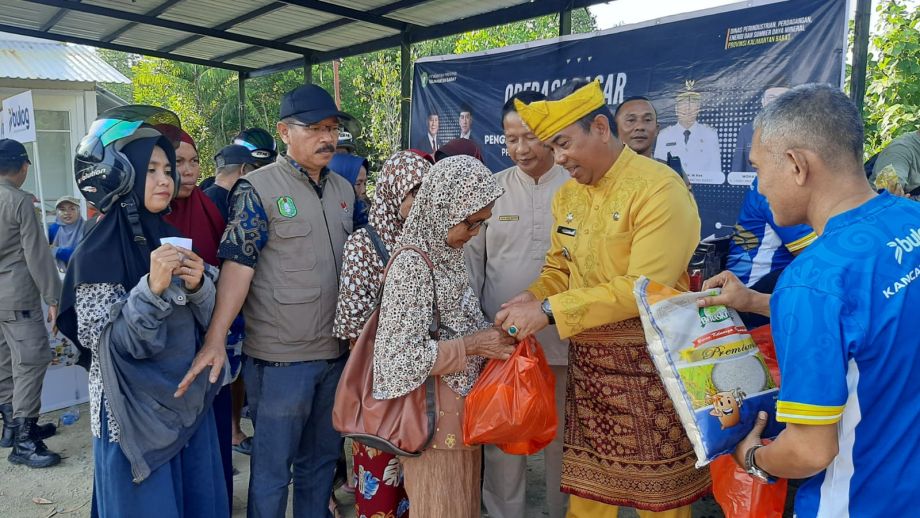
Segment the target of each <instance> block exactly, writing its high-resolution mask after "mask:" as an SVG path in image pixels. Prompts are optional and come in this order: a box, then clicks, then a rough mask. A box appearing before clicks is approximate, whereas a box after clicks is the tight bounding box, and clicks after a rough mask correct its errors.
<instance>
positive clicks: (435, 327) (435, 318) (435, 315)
mask: <svg viewBox="0 0 920 518" xmlns="http://www.w3.org/2000/svg"><path fill="white" fill-rule="evenodd" d="M407 250H409V251H412V252H415V253H417V254H418V255H419V256H420V257H421V258H422V260H423V261H425V264H426V265H428V271H429V273H431V291H432V294H433V295H434V297H433V298H432V302H431V324H430V325H429V326H428V334H429V335H430V336H431V338H432V340H438V339H439V338H440V335H441V310H439V309H438V287H437V282H436V281H435V277H434V264H433V263H432V262H431V259H430V258H429V257H428V254H427V253H425V251H424V250H422V249H421V248H419V247H417V246H412V245H406V246H403V247H400V248H399V249H398V250H396V251H395V252H393V255H391V256H390V261H389V262H388V263H387V266H386V268H384V269H383V279H381V281H380V292H379V294H378V295H377V297H378V300H377V307H380V302H381V301H382V299H383V287H384V285H386V282H387V274H389V273H390V267H391V266H393V262H395V261H396V258H397V257H398V256H399V254H401V253H403V252H405V251H407Z"/></svg>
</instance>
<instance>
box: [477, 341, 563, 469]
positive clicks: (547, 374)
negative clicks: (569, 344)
mask: <svg viewBox="0 0 920 518" xmlns="http://www.w3.org/2000/svg"><path fill="white" fill-rule="evenodd" d="M555 386H556V376H554V375H553V371H552V370H550V368H549V364H548V363H547V362H546V357H545V356H544V355H543V348H542V347H541V346H540V343H539V342H537V340H536V339H535V338H533V337H528V338H526V339H525V340H523V341H521V342H520V343H518V345H517V348H516V349H515V350H514V353H513V354H512V355H511V358H508V359H507V360H490V361H489V363H488V364H487V365H486V367H485V369H483V371H482V374H481V375H480V376H479V380H478V381H476V385H475V386H474V387H473V390H472V391H471V392H470V394H469V395H468V396H467V397H466V406H465V407H464V415H463V441H464V442H465V443H466V444H467V445H472V444H495V445H497V446H498V447H499V448H501V450H502V451H504V452H505V453H510V454H515V455H530V454H533V453H536V452H538V451H540V450H542V449H543V448H545V447H546V445H548V444H549V443H550V442H552V440H553V438H554V437H555V436H556V427H557V426H558V424H559V419H558V417H557V416H556V396H555V394H556V390H555Z"/></svg>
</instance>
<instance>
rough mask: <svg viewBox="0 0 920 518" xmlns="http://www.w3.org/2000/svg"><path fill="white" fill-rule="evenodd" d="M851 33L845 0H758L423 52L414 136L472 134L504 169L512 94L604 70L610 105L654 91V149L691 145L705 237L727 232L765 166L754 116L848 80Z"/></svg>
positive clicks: (600, 75) (686, 153)
mask: <svg viewBox="0 0 920 518" xmlns="http://www.w3.org/2000/svg"><path fill="white" fill-rule="evenodd" d="M846 35H847V11H846V0H792V1H779V2H776V1H754V2H744V3H742V4H732V5H729V6H724V7H720V8H716V9H711V10H708V11H701V12H698V13H691V14H687V15H681V16H675V17H671V18H666V19H663V20H657V21H652V22H647V23H643V24H637V25H631V26H626V27H618V28H615V29H611V30H608V31H603V32H597V33H591V34H582V35H575V36H567V37H563V38H556V39H551V40H545V41H542V42H533V43H527V44H523V45H517V46H513V47H508V48H505V49H498V50H494V51H487V52H482V53H477V54H470V55H465V56H460V57H457V56H442V57H432V58H424V59H421V60H419V61H418V62H416V64H415V80H414V83H413V87H412V125H411V127H412V132H411V144H412V147H413V148H417V149H421V150H424V151H428V152H430V151H432V143H433V142H434V143H435V145H437V146H441V145H443V144H444V143H445V142H447V141H448V140H451V139H454V138H458V137H461V136H463V137H465V138H470V139H472V140H473V141H474V142H476V144H477V145H478V146H479V147H480V149H481V150H482V154H483V160H484V161H485V163H486V165H488V166H489V168H490V169H492V170H493V171H495V172H498V171H501V170H503V169H505V168H507V167H510V166H511V165H512V163H511V160H510V159H509V158H508V154H507V150H506V148H505V145H504V136H503V134H502V127H501V120H500V119H501V108H502V105H503V104H504V103H505V101H506V100H507V99H508V98H509V97H511V96H512V95H514V94H515V93H517V92H520V91H522V90H538V91H541V92H543V93H545V94H549V93H551V92H552V91H553V90H555V89H556V88H559V87H560V86H561V85H563V84H565V83H566V82H567V81H568V80H570V79H572V78H586V79H595V78H596V79H600V81H601V85H602V87H603V89H604V94H605V95H606V97H607V103H608V104H609V105H610V107H611V109H614V108H616V106H617V105H618V104H619V103H620V102H622V100H623V99H625V98H627V97H631V96H636V95H643V96H646V97H648V98H650V99H651V100H652V101H653V103H654V105H655V108H656V109H657V111H658V118H659V123H660V125H661V132H660V134H659V137H658V141H657V144H656V148H655V156H656V157H657V158H665V157H666V156H667V154H668V153H671V155H672V156H678V157H680V159H681V162H682V164H683V167H684V169H685V171H686V173H687V176H688V177H689V178H690V181H691V182H692V183H693V184H694V186H693V193H694V196H695V197H696V200H697V203H698V205H699V208H700V216H701V218H702V220H703V228H702V236H701V237H704V238H705V237H711V236H722V235H726V234H729V233H730V232H731V228H732V226H733V225H734V223H735V218H736V217H737V214H738V209H739V207H740V203H741V198H742V196H743V195H744V192H745V190H746V189H749V188H750V184H751V182H752V181H753V178H754V173H753V168H752V167H751V166H750V164H749V162H748V160H747V151H748V150H749V149H750V140H751V136H752V131H751V121H752V120H753V119H754V117H755V116H756V114H757V113H758V111H759V110H760V109H761V107H762V106H763V103H764V102H765V101H769V99H770V97H771V96H773V95H775V94H777V93H781V92H782V90H781V88H787V87H791V86H795V85H799V84H803V83H811V82H819V83H829V84H832V85H835V86H841V85H842V84H843V75H844V58H845V49H846ZM678 111H681V120H680V121H678V116H677V112H678ZM432 132H433V133H434V136H432V134H431V133H432Z"/></svg>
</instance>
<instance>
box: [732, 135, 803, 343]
mask: <svg viewBox="0 0 920 518" xmlns="http://www.w3.org/2000/svg"><path fill="white" fill-rule="evenodd" d="M751 131H753V130H751ZM816 237H817V236H815V233H814V231H812V229H811V227H809V226H808V225H793V226H791V227H781V226H779V225H777V224H776V222H775V221H773V212H772V211H771V210H770V203H769V202H767V198H766V197H764V195H763V194H762V193H761V192H760V191H759V189H758V188H757V179H756V178H755V179H754V182H753V183H752V184H751V190H750V191H748V192H747V193H745V195H744V200H743V201H742V202H741V211H740V212H739V214H738V222H737V223H735V228H734V231H733V232H732V240H731V243H730V244H729V249H728V260H727V261H726V268H727V269H728V270H729V271H730V272H732V273H734V274H735V275H736V276H737V277H738V279H739V280H740V281H741V282H743V283H744V284H745V285H746V286H748V287H749V288H751V289H753V290H754V291H757V292H760V293H773V289H774V288H775V286H776V280H777V279H778V278H779V275H780V274H781V273H782V271H783V269H784V268H786V266H788V265H789V263H791V262H792V260H793V259H795V256H797V255H798V254H799V253H800V252H801V251H802V250H804V249H805V247H806V246H808V245H810V244H811V243H812V241H814V240H815V238H816ZM741 320H743V321H744V324H745V325H746V326H747V327H748V328H749V329H753V328H755V327H760V326H762V325H764V324H769V323H770V319H769V318H767V317H765V316H762V315H758V314H756V313H741Z"/></svg>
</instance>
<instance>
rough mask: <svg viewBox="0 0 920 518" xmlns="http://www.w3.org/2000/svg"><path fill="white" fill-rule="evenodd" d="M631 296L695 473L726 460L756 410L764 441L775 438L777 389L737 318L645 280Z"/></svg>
mask: <svg viewBox="0 0 920 518" xmlns="http://www.w3.org/2000/svg"><path fill="white" fill-rule="evenodd" d="M634 292H635V295H636V302H637V303H638V305H639V316H640V317H641V319H642V326H643V328H644V330H645V337H646V340H647V341H648V349H649V354H650V355H651V357H652V360H653V361H654V363H655V367H656V368H657V369H658V373H659V375H661V379H662V381H663V382H664V386H665V389H666V390H667V391H668V395H669V396H670V397H671V401H672V402H673V403H674V407H675V408H676V410H677V414H678V416H680V420H681V423H682V424H683V425H684V429H685V430H686V432H687V436H688V437H689V438H690V442H691V443H692V444H693V449H694V452H696V458H697V461H696V466H697V467H703V466H705V465H706V464H708V463H709V462H710V461H712V460H713V459H715V458H716V457H718V456H719V455H723V454H725V453H731V452H732V451H733V450H734V448H735V446H736V445H737V444H738V443H739V442H740V441H741V440H742V439H743V438H744V437H745V436H746V435H747V434H748V432H750V431H751V428H753V427H754V422H755V421H756V420H757V413H758V412H759V411H761V410H764V411H766V412H767V414H768V415H769V422H768V424H767V428H766V430H765V431H764V434H763V437H764V438H773V437H776V435H777V434H779V432H780V431H781V430H782V428H783V425H781V424H780V423H777V421H776V398H777V395H778V392H779V389H778V385H777V383H776V380H775V379H773V377H772V375H771V374H770V371H769V369H768V368H767V365H766V363H765V362H764V358H763V356H762V355H761V353H760V351H759V349H758V348H757V345H756V344H755V343H754V340H753V339H752V338H751V336H750V335H749V334H748V331H747V328H745V327H744V324H743V323H742V322H741V318H740V317H739V316H738V313H737V312H736V311H735V310H733V309H730V308H726V307H725V306H711V307H708V308H700V307H698V306H697V300H698V299H699V298H700V297H701V296H703V295H704V294H701V293H696V292H691V293H684V292H680V291H677V290H674V289H673V288H669V287H667V286H664V285H661V284H658V283H656V282H654V281H651V280H649V279H647V278H646V277H640V278H639V280H637V281H636V284H635V288H634ZM716 294H718V290H710V292H709V293H706V294H705V295H716Z"/></svg>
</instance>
